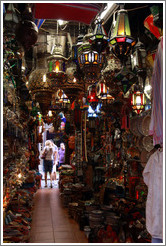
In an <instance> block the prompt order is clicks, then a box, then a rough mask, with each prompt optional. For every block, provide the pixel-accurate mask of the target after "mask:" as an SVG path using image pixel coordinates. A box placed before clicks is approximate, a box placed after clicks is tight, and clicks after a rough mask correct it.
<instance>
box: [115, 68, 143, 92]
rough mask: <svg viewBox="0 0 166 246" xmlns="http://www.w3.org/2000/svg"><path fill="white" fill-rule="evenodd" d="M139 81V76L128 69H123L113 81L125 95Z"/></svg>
mask: <svg viewBox="0 0 166 246" xmlns="http://www.w3.org/2000/svg"><path fill="white" fill-rule="evenodd" d="M137 80H138V78H137V76H136V75H135V74H134V73H133V72H131V71H130V70H129V69H127V67H122V69H121V71H120V72H119V73H117V74H115V76H114V78H113V81H114V82H115V83H116V84H117V86H118V87H119V88H120V89H121V91H123V93H124V94H126V93H127V92H128V90H129V89H130V87H131V86H132V85H133V84H134V83H136V82H137Z"/></svg>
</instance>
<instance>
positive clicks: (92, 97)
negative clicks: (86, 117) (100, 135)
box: [87, 85, 99, 110]
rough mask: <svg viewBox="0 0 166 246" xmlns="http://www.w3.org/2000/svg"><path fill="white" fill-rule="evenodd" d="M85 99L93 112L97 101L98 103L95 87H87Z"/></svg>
mask: <svg viewBox="0 0 166 246" xmlns="http://www.w3.org/2000/svg"><path fill="white" fill-rule="evenodd" d="M87 99H88V102H89V103H90V106H91V107H92V109H93V110H95V109H96V107H97V104H98V101H99V99H98V98H97V94H96V85H90V86H89V87H88V97H87Z"/></svg>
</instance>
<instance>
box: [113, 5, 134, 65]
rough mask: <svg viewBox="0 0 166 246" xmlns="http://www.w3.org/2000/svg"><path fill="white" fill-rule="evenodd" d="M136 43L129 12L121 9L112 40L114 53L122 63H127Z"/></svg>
mask: <svg viewBox="0 0 166 246" xmlns="http://www.w3.org/2000/svg"><path fill="white" fill-rule="evenodd" d="M114 18H115V15H114ZM135 43H136V42H135V40H134V38H133V37H132V36H131V31H130V24H129V18H128V13H127V10H125V9H121V10H119V11H118V15H117V20H116V24H115V27H114V29H113V31H112V34H111V38H110V45H111V47H112V52H113V54H115V55H116V56H117V57H118V58H119V59H120V60H121V62H122V63H125V61H126V60H127V56H128V55H129V54H130V51H131V48H132V47H133V46H134V45H135Z"/></svg>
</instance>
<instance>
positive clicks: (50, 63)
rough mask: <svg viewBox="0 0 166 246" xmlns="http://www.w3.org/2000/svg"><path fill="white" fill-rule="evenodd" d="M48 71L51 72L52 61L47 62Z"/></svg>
mask: <svg viewBox="0 0 166 246" xmlns="http://www.w3.org/2000/svg"><path fill="white" fill-rule="evenodd" d="M49 72H52V61H50V62H49Z"/></svg>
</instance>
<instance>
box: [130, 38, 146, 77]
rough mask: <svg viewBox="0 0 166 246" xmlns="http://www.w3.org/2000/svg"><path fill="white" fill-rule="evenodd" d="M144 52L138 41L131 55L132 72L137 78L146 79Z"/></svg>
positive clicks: (142, 45) (143, 47) (141, 44)
mask: <svg viewBox="0 0 166 246" xmlns="http://www.w3.org/2000/svg"><path fill="white" fill-rule="evenodd" d="M145 58H146V50H145V46H144V44H143V43H141V42H140V41H139V40H138V42H137V44H136V45H135V47H134V51H133V53H132V55H131V64H132V70H134V72H136V73H137V75H138V76H140V77H141V78H143V80H144V81H145V78H146V60H145Z"/></svg>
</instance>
